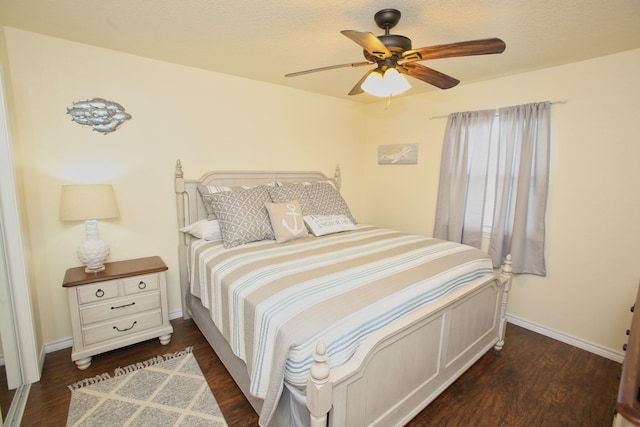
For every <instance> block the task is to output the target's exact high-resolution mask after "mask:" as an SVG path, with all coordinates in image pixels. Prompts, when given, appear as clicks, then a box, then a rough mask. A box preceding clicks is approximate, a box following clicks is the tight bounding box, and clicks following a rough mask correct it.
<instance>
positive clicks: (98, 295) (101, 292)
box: [96, 289, 104, 298]
mask: <svg viewBox="0 0 640 427" xmlns="http://www.w3.org/2000/svg"><path fill="white" fill-rule="evenodd" d="M96 296H97V297H98V298H102V297H103V296H104V291H103V290H102V289H98V290H97V291H96Z"/></svg>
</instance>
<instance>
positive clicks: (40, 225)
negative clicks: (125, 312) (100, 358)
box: [6, 28, 640, 353]
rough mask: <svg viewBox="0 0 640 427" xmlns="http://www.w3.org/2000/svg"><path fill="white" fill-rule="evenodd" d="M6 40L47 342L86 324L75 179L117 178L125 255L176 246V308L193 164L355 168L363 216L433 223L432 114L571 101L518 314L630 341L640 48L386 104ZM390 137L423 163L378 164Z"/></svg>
mask: <svg viewBox="0 0 640 427" xmlns="http://www.w3.org/2000/svg"><path fill="white" fill-rule="evenodd" d="M6 38H7V44H8V57H9V60H10V71H11V74H12V89H13V92H14V95H15V113H16V117H17V119H18V120H17V126H18V129H17V131H18V132H17V133H18V141H17V145H18V149H19V151H20V152H21V154H22V158H23V159H24V161H23V162H22V165H21V169H22V170H23V181H24V189H25V200H26V207H27V209H28V225H29V229H30V233H31V238H30V239H31V246H32V259H33V266H34V276H35V280H36V284H35V286H36V288H37V293H38V301H39V303H38V307H37V310H38V311H39V313H40V317H41V322H42V329H43V340H44V342H45V343H51V342H55V341H58V340H63V339H66V338H68V337H70V335H71V331H70V324H69V319H68V314H67V303H66V300H65V295H64V291H63V289H62V287H61V286H60V284H61V281H62V278H63V276H64V271H65V270H66V269H67V268H68V267H70V266H76V265H78V261H77V259H76V257H75V250H76V248H77V246H78V245H79V244H80V243H81V242H82V240H83V239H84V228H83V225H82V224H74V223H62V222H60V221H59V220H58V209H59V194H60V186H61V185H62V184H65V183H71V182H110V183H112V184H113V185H114V187H115V190H116V194H117V197H118V201H119V204H120V210H121V217H120V218H118V219H116V220H110V221H102V222H101V224H100V231H101V237H102V238H103V239H105V240H106V241H107V242H108V243H109V244H110V246H111V250H112V256H111V259H112V260H119V259H126V258H132V257H140V256H147V255H154V254H158V255H160V256H162V257H163V258H164V259H165V261H166V262H167V264H168V265H169V268H170V274H169V281H170V284H172V286H171V292H170V310H171V311H177V310H179V309H180V303H179V292H178V275H177V254H176V245H177V235H176V232H175V228H176V215H175V203H174V197H173V193H172V189H173V183H172V173H173V165H174V163H175V160H176V159H177V158H180V159H181V160H182V162H183V165H184V168H185V173H186V174H187V177H197V176H199V175H201V174H202V173H204V172H205V171H207V170H210V169H291V168H294V169H314V170H321V171H323V172H325V173H332V171H333V168H334V165H335V163H340V166H341V168H342V173H343V178H344V179H343V182H344V191H343V193H344V195H345V197H346V199H347V201H348V202H349V204H350V206H351V207H352V210H353V211H354V212H355V214H356V215H357V216H358V218H359V219H361V220H363V221H365V222H370V223H374V224H378V225H382V226H389V227H395V228H399V229H402V230H406V231H412V232H417V233H421V234H426V235H430V234H431V231H432V228H433V219H434V218H433V217H434V211H435V200H436V192H437V181H438V173H439V163H440V150H441V144H442V138H443V134H444V128H445V125H446V119H434V120H430V119H429V118H430V117H431V116H434V115H441V114H447V113H449V112H453V111H463V110H472V109H483V108H492V107H500V106H507V105H514V104H520V103H526V102H533V101H541V100H557V99H564V98H566V99H567V100H568V101H567V103H566V104H559V105H554V106H553V107H552V120H553V125H552V137H553V141H552V145H553V151H552V172H551V187H550V195H549V205H548V209H547V214H548V233H547V235H548V241H547V243H548V244H547V264H548V272H549V274H548V276H547V277H545V278H539V277H533V276H519V277H517V278H516V279H515V283H514V290H513V292H512V295H511V302H510V307H509V312H510V314H511V315H512V316H515V317H518V318H522V319H524V320H526V321H528V322H531V323H532V324H538V325H541V326H543V327H545V328H549V329H550V330H554V331H558V332H559V333H562V334H566V335H567V336H571V337H576V338H578V339H580V340H582V341H585V342H589V343H593V344H594V345H595V346H598V347H601V348H603V349H609V350H611V351H613V352H618V353H619V349H620V347H621V345H622V343H623V342H624V341H625V340H626V337H625V336H624V330H625V329H626V328H627V326H628V323H629V320H630V313H629V311H628V308H629V305H630V304H631V302H632V301H633V299H634V298H635V291H636V287H637V284H638V280H639V279H640V271H639V270H638V268H637V267H636V264H637V260H638V259H640V256H639V255H640V253H639V252H640V251H639V249H638V248H637V245H635V240H637V236H639V235H640V233H639V231H640V230H639V228H640V222H639V220H638V218H640V215H639V214H640V192H638V191H637V189H636V188H634V187H635V186H637V183H638V182H639V181H640V168H637V166H636V163H637V159H638V158H640V156H639V154H640V153H639V150H640V144H639V143H638V139H637V135H638V133H639V130H640V129H639V120H638V118H639V117H640V115H639V114H638V113H639V112H640V111H638V108H639V107H638V102H637V100H638V99H640V92H639V89H638V86H637V85H634V84H633V83H634V81H635V78H636V76H637V75H640V51H639V50H636V51H631V52H626V53H621V54H618V55H613V56H610V57H605V58H598V59H595V60H591V61H585V62H582V63H576V64H571V65H567V66H562V67H557V68H551V69H547V70H542V71H538V72H533V73H526V74H520V75H516V76H511V77H505V78H501V79H497V80H493V81H489V82H482V83H476V84H462V85H461V86H460V87H458V88H455V89H452V90H449V91H436V92H430V93H427V94H423V95H417V96H402V97H399V98H397V99H395V100H394V102H393V103H392V105H391V107H390V108H389V109H388V110H384V109H383V103H378V104H373V105H360V104H356V103H351V102H348V101H342V100H336V99H332V98H328V97H324V96H320V95H315V94H310V93H305V92H302V91H297V90H291V89H287V88H283V87H278V86H274V85H269V84H264V83H259V82H255V81H250V80H244V79H240V78H236V77H231V76H227V75H221V74H216V73H211V72H206V71H203V70H198V69H193V68H187V67H182V66H178V65H173V64H169V63H164V62H158V61H153V60H149V59H145V58H140V57H136V56H131V55H125V54H121V53H116V52H112V51H108V50H103V49H99V48H94V47H89V46H85V45H81V44H77V43H71V42H67V41H63V40H59V39H54V38H49V37H45V36H41V35H37V34H33V33H29V32H24V31H21V30H16V29H12V28H7V29H6ZM442 71H446V70H442ZM602 76H605V77H603V80H600V78H601V77H602ZM415 84H419V83H417V82H416V83H415ZM88 97H103V98H106V99H110V100H113V101H116V102H119V103H121V104H122V105H123V106H124V107H125V108H126V109H127V111H128V112H129V113H131V114H132V115H133V119H132V120H130V121H128V122H126V123H125V124H124V125H123V126H122V128H121V129H120V130H118V131H116V132H115V133H113V134H110V135H106V136H104V135H101V134H98V133H96V132H92V131H91V130H90V129H89V128H82V127H81V126H79V125H77V124H75V123H73V122H71V120H70V117H69V116H68V115H66V114H65V108H67V107H70V106H71V103H72V102H73V101H76V100H79V99H83V98H88ZM388 143H418V144H419V148H420V155H419V163H418V165H415V166H413V165H412V166H378V165H377V164H376V154H377V146H378V145H379V144H388Z"/></svg>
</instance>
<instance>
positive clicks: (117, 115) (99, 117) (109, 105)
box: [67, 98, 131, 135]
mask: <svg viewBox="0 0 640 427" xmlns="http://www.w3.org/2000/svg"><path fill="white" fill-rule="evenodd" d="M67 114H70V115H71V120H73V121H74V122H76V123H79V124H81V125H82V126H91V127H93V130H94V131H96V132H100V133H102V134H103V135H106V134H108V133H110V132H114V131H115V130H116V129H118V128H119V127H120V125H122V123H124V121H125V120H129V119H130V118H131V114H129V113H125V111H124V108H123V107H122V105H120V104H118V103H117V102H113V101H107V100H106V99H102V98H93V99H82V100H80V101H76V102H74V103H73V107H71V108H67Z"/></svg>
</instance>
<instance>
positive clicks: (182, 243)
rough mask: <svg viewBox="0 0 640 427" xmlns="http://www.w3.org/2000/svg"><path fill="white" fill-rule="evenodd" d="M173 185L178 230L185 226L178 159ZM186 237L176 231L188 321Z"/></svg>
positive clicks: (184, 316)
mask: <svg viewBox="0 0 640 427" xmlns="http://www.w3.org/2000/svg"><path fill="white" fill-rule="evenodd" d="M174 179H175V181H174V184H175V191H176V202H177V203H176V206H177V207H178V229H180V228H182V227H184V226H185V225H187V224H186V223H185V216H184V193H185V189H184V173H183V172H182V163H181V162H180V159H178V160H177V161H176V169H175V173H174ZM186 239H187V237H186V236H185V234H184V233H182V232H180V231H178V264H179V266H180V270H179V274H180V292H181V297H182V298H181V302H182V317H183V318H184V319H190V318H191V315H190V314H189V306H188V305H187V300H186V298H187V291H188V290H189V289H188V286H189V272H188V271H187V251H188V246H187V240H186Z"/></svg>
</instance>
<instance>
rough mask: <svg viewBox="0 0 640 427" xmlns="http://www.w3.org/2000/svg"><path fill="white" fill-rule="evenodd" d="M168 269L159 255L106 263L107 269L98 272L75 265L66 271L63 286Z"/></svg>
mask: <svg viewBox="0 0 640 427" xmlns="http://www.w3.org/2000/svg"><path fill="white" fill-rule="evenodd" d="M168 269H169V267H167V266H166V265H165V263H164V261H162V258H160V257H159V256H153V257H148V258H137V259H129V260H126V261H116V262H108V263H106V264H105V269H104V270H103V271H100V272H98V273H86V272H85V271H84V267H74V268H70V269H68V270H67V272H66V273H65V275H64V281H63V282H62V286H64V287H65V288H69V287H72V286H79V285H86V284H87V283H96V282H102V281H105V280H114V279H120V278H122V277H131V276H139V275H141V274H150V273H157V272H159V271H166V270H168Z"/></svg>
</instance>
